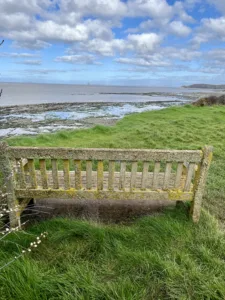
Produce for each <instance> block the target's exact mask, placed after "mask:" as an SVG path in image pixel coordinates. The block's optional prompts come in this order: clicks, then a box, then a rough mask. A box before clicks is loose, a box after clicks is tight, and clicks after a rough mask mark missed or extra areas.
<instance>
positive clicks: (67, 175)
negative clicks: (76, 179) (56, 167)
mask: <svg viewBox="0 0 225 300" xmlns="http://www.w3.org/2000/svg"><path fill="white" fill-rule="evenodd" d="M63 173H64V188H65V190H69V189H70V162H69V159H64V160H63Z"/></svg>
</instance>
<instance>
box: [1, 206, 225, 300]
mask: <svg viewBox="0 0 225 300" xmlns="http://www.w3.org/2000/svg"><path fill="white" fill-rule="evenodd" d="M45 230H47V231H48V233H49V235H48V236H49V237H48V239H47V240H45V241H44V242H43V244H42V245H41V246H39V248H37V250H35V251H34V252H32V253H31V254H26V256H25V257H24V259H20V260H17V261H16V262H15V263H14V264H13V265H11V266H9V267H8V268H6V269H5V270H4V271H0V295H1V297H0V298H1V300H11V299H12V300H15V299H21V300H33V299H35V300H36V299H38V300H39V299H42V300H47V299H54V300H55V299H60V300H61V299H63V300H69V299H70V300H74V299H77V300H84V299H85V300H86V299H87V300H89V299H95V300H103V299H104V300H150V299H153V300H155V299H157V300H158V299H179V300H180V299H195V300H198V299H202V300H203V299H224V296H225V284H224V283H225V261H224V255H225V238H224V234H223V233H222V232H220V230H219V229H218V227H217V225H216V222H214V221H213V219H212V217H210V216H209V215H207V214H206V213H204V214H203V216H202V219H201V222H200V224H198V225H193V224H192V223H191V222H190V221H189V219H188V218H187V216H186V215H185V213H184V211H179V210H175V211H171V212H167V213H165V215H163V216H155V217H143V218H141V219H140V220H138V221H136V222H135V223H134V224H133V225H129V226H124V225H101V224H94V223H90V222H82V221H76V220H67V219H55V220H51V221H46V222H43V223H41V224H38V225H37V226H36V227H32V228H31V229H30V230H29V233H33V234H40V233H41V232H43V231H45ZM11 241H12V242H15V241H16V242H17V243H20V244H21V245H23V246H25V247H26V246H28V245H29V242H30V241H33V237H32V236H31V235H24V234H22V233H21V234H19V235H18V236H17V237H14V238H11ZM17 252H18V248H17V247H16V245H14V244H5V246H4V245H3V246H2V248H1V250H0V264H3V263H4V262H5V261H6V260H9V259H10V258H12V257H13V256H14V255H15V253H17Z"/></svg>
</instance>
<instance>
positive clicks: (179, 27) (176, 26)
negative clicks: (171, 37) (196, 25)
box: [169, 21, 191, 37]
mask: <svg viewBox="0 0 225 300" xmlns="http://www.w3.org/2000/svg"><path fill="white" fill-rule="evenodd" d="M169 31H170V32H171V33H173V34H175V35H178V36H180V37H186V36H188V35H189V34H190V33H191V28H190V27H188V26H186V25H184V24H183V23H182V22H181V21H173V22H171V23H170V24H169Z"/></svg>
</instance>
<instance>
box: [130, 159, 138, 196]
mask: <svg viewBox="0 0 225 300" xmlns="http://www.w3.org/2000/svg"><path fill="white" fill-rule="evenodd" d="M136 177H137V162H136V161H133V162H132V167H131V178H130V189H131V190H132V189H134V188H135V187H136Z"/></svg>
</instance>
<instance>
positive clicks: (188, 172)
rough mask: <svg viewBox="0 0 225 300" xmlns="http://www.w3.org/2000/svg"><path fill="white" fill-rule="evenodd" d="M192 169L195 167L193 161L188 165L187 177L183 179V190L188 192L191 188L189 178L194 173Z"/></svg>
mask: <svg viewBox="0 0 225 300" xmlns="http://www.w3.org/2000/svg"><path fill="white" fill-rule="evenodd" d="M194 169H195V163H190V164H189V166H188V171H187V178H186V181H185V185H184V191H185V192H188V191H190V188H191V180H192V177H193V174H194Z"/></svg>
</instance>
